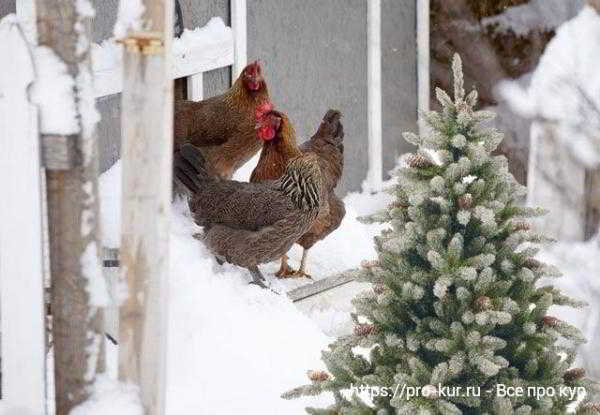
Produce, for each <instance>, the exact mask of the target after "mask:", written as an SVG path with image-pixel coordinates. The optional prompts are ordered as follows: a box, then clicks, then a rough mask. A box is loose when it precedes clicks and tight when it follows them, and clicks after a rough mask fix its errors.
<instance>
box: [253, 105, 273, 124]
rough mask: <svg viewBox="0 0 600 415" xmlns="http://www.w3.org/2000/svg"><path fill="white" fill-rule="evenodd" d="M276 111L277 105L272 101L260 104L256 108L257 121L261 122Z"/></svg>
mask: <svg viewBox="0 0 600 415" xmlns="http://www.w3.org/2000/svg"><path fill="white" fill-rule="evenodd" d="M274 109H275V105H273V103H272V102H271V101H266V102H263V103H262V104H260V105H259V106H258V107H257V108H256V119H257V120H259V119H261V118H262V117H264V115H265V114H266V113H268V112H271V111H273V110H274Z"/></svg>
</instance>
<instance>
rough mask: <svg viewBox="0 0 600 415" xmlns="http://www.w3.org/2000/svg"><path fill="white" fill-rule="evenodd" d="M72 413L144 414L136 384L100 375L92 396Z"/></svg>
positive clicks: (98, 414) (101, 414)
mask: <svg viewBox="0 0 600 415" xmlns="http://www.w3.org/2000/svg"><path fill="white" fill-rule="evenodd" d="M70 414H71V415H106V414H114V415H143V414H144V410H143V408H142V405H141V402H140V399H139V396H138V390H137V388H136V387H135V386H134V385H130V384H124V383H121V382H117V381H115V380H111V379H109V378H108V377H106V376H99V377H98V378H97V380H96V382H95V383H94V386H93V388H92V396H91V398H90V399H88V400H87V401H86V402H84V403H83V404H81V405H79V406H78V407H76V408H74V409H73V410H72V411H71V413H70Z"/></svg>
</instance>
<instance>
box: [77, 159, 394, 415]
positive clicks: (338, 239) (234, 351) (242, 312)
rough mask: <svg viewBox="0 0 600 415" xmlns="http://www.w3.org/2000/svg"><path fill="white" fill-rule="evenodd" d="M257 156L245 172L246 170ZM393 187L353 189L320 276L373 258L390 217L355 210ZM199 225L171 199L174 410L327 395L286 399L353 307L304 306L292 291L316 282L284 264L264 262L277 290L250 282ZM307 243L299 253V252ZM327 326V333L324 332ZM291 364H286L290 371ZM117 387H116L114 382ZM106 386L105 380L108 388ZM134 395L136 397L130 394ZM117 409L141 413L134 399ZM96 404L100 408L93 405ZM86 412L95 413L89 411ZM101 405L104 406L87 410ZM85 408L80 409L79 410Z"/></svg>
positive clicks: (114, 190) (326, 246)
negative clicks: (286, 275) (280, 273)
mask: <svg viewBox="0 0 600 415" xmlns="http://www.w3.org/2000/svg"><path fill="white" fill-rule="evenodd" d="M251 169H252V165H251V164H250V165H248V166H246V167H245V169H244V171H242V172H238V175H240V176H241V175H242V174H244V172H245V173H247V177H248V176H249V172H250V171H251ZM120 172H121V162H117V163H116V164H115V165H114V166H113V167H112V168H111V169H109V170H108V171H107V172H105V173H104V174H103V175H101V177H100V179H99V186H100V206H101V218H102V229H103V230H104V244H105V245H107V246H111V247H117V246H118V242H119V227H120V225H119V220H120V215H119V199H120ZM391 199H392V198H391V196H390V195H387V194H379V195H375V196H372V195H370V194H367V193H353V194H350V195H348V196H347V197H346V198H345V200H346V202H347V210H348V213H347V215H346V218H345V220H344V221H343V223H342V225H341V226H340V228H339V229H338V230H337V231H336V232H334V233H333V234H331V235H330V237H329V238H327V239H326V240H325V241H322V242H319V243H318V244H317V245H315V247H314V248H313V249H311V251H310V252H311V253H310V256H309V270H310V272H312V274H313V275H314V277H315V278H323V277H327V276H329V275H331V274H332V273H334V272H339V271H344V270H346V269H348V268H351V267H356V266H358V264H359V263H360V262H361V261H362V260H363V259H368V258H374V257H375V251H374V249H373V247H372V245H373V244H372V237H373V236H375V235H376V234H378V233H379V232H380V230H381V229H382V228H383V225H364V224H361V223H359V222H358V221H357V219H356V216H357V215H359V214H360V215H363V214H368V213H371V212H373V211H375V210H377V209H379V208H381V207H384V206H385V205H386V204H387V203H389V202H390V201H391ZM200 231H201V229H200V228H199V227H198V226H197V225H195V224H194V223H193V221H192V219H191V215H190V212H189V210H188V208H187V203H185V202H184V201H181V200H179V201H176V202H175V203H174V204H173V210H172V217H171V238H170V259H169V261H170V280H169V281H170V293H169V296H170V307H169V311H168V312H169V321H170V324H169V334H168V350H169V352H168V359H167V361H168V363H167V365H168V372H167V377H168V379H169V381H168V382H167V387H168V389H167V409H168V412H167V413H168V414H187V413H191V412H197V411H199V410H200V411H206V413H224V414H229V413H244V414H262V413H265V408H268V411H269V413H281V414H292V413H302V412H303V408H304V407H305V406H307V405H316V406H323V405H327V404H328V403H329V402H330V399H331V397H330V396H327V395H324V396H320V397H315V398H304V399H299V400H292V401H287V400H282V399H281V398H280V397H279V396H280V395H281V393H283V392H284V391H286V390H288V389H291V388H293V387H295V386H298V385H300V384H304V383H306V382H307V378H306V371H307V370H310V369H324V365H323V363H322V361H321V360H320V356H321V350H323V349H324V348H326V346H327V345H328V344H329V343H330V342H331V341H332V338H331V337H328V336H327V335H326V334H325V333H329V334H331V335H337V334H340V328H343V329H344V330H349V328H350V327H351V326H350V323H349V320H350V319H349V315H348V311H347V310H344V311H339V310H321V311H315V312H312V313H309V315H305V314H303V313H302V312H301V311H300V310H299V309H298V308H297V307H296V305H294V304H293V303H292V302H291V300H289V298H288V297H287V296H286V295H285V292H286V291H289V290H290V289H291V288H294V287H296V286H299V285H304V284H307V283H309V282H310V281H308V280H306V279H302V280H290V281H287V280H286V281H279V280H277V279H276V278H275V277H274V276H273V275H272V273H273V272H274V271H275V270H276V269H277V268H278V266H279V264H278V263H272V264H266V265H264V266H261V268H262V270H263V272H264V273H265V276H266V277H267V279H268V280H269V282H270V283H271V288H272V290H273V291H276V292H278V293H279V294H276V293H275V292H273V291H270V290H263V289H260V288H257V287H254V286H249V285H248V282H249V281H250V276H249V274H248V272H247V271H246V270H244V269H241V268H238V267H235V266H233V265H228V264H226V265H224V266H220V265H218V264H217V263H216V261H215V260H214V258H213V257H212V255H210V253H209V252H208V251H207V250H206V248H205V247H204V246H203V245H202V243H201V242H199V241H198V240H196V239H195V238H194V237H193V235H194V234H196V233H198V232H200ZM300 255H301V249H296V248H294V250H293V253H292V255H291V258H292V259H293V260H296V261H299V258H300ZM324 332H325V333H324ZM283 368H284V370H283ZM111 388H112V389H111ZM111 388H108V390H109V391H108V393H98V394H95V396H96V398H94V403H93V404H92V403H88V404H89V406H86V408H96V407H99V408H102V407H103V406H102V405H108V403H107V402H106V400H107V399H112V397H113V396H114V394H116V393H117V391H120V392H119V393H120V395H119V396H127V393H125V392H123V391H122V390H121V389H122V388H123V385H121V389H119V388H118V387H116V386H114V385H113V386H112V387H111ZM105 389H106V388H105ZM128 402H129V401H128ZM111 408H114V410H113V411H112V412H111V413H118V414H134V413H136V412H135V410H136V409H135V408H133V407H132V408H127V407H124V408H123V409H120V407H119V409H117V407H115V406H112V407H111ZM88 410H89V411H91V410H92V409H88ZM83 413H85V414H86V415H87V414H88V412H82V414H83ZM89 413H93V414H95V413H100V412H89ZM77 415H80V414H79V413H78V414H77Z"/></svg>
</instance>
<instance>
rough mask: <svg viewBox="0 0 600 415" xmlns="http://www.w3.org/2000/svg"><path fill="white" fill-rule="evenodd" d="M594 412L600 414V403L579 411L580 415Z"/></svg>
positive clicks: (585, 406) (591, 404)
mask: <svg viewBox="0 0 600 415" xmlns="http://www.w3.org/2000/svg"><path fill="white" fill-rule="evenodd" d="M594 412H595V413H598V414H600V403H590V404H587V405H584V406H582V407H581V408H580V409H579V410H578V411H577V413H578V414H590V413H594Z"/></svg>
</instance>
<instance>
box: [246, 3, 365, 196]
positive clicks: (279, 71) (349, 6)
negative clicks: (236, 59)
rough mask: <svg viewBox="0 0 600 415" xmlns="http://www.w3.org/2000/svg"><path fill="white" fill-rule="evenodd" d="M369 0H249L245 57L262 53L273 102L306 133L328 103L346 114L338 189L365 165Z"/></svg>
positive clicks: (354, 182) (355, 179) (358, 178)
mask: <svg viewBox="0 0 600 415" xmlns="http://www.w3.org/2000/svg"><path fill="white" fill-rule="evenodd" d="M366 52H367V7H366V2H364V1H363V0H331V1H319V0H290V1H286V2H280V1H277V0H250V1H248V60H249V61H250V60H252V59H256V58H260V59H263V60H264V61H265V71H266V76H267V82H268V83H269V88H270V92H271V94H272V97H273V100H274V102H275V105H276V107H277V108H278V109H280V110H282V111H284V112H286V113H287V114H288V115H289V117H290V119H291V120H292V121H293V122H294V125H295V128H296V132H297V134H298V137H299V141H304V140H305V139H306V138H308V137H310V136H311V135H312V134H313V133H314V132H315V131H316V129H317V127H318V126H319V123H320V121H321V119H322V117H323V115H324V114H325V112H326V111H327V109H328V108H336V109H339V110H340V111H342V113H343V114H344V118H343V123H344V131H345V159H346V164H345V172H344V177H343V179H342V183H341V188H342V189H341V190H342V191H348V190H357V189H359V188H360V185H361V182H362V181H363V180H364V177H365V174H366V171H367V82H366V80H367V53H366Z"/></svg>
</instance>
